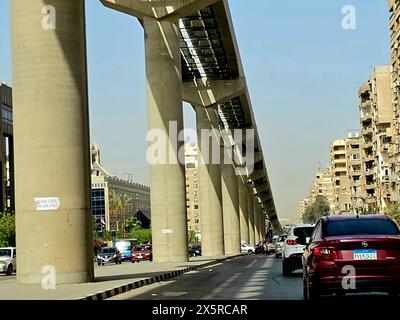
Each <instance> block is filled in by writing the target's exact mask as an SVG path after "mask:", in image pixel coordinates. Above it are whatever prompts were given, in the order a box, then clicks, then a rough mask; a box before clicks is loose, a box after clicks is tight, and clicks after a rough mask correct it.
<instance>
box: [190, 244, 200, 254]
mask: <svg viewBox="0 0 400 320" xmlns="http://www.w3.org/2000/svg"><path fill="white" fill-rule="evenodd" d="M189 256H190V257H201V246H200V245H199V244H193V245H190V246H189Z"/></svg>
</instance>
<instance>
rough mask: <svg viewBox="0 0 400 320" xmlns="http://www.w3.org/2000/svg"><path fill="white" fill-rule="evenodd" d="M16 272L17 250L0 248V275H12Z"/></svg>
mask: <svg viewBox="0 0 400 320" xmlns="http://www.w3.org/2000/svg"><path fill="white" fill-rule="evenodd" d="M16 270H17V250H16V249H15V248H11V247H9V248H0V273H5V274H6V275H9V276H10V275H12V273H13V272H15V271H16Z"/></svg>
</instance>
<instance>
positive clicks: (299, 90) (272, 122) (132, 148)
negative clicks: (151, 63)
mask: <svg viewBox="0 0 400 320" xmlns="http://www.w3.org/2000/svg"><path fill="white" fill-rule="evenodd" d="M253 2H254V5H256V6H257V8H258V10H254V9H253V6H248V5H247V2H245V1H240V0H232V1H230V8H231V11H232V17H233V20H234V27H235V31H236V35H237V39H238V43H239V47H240V52H241V58H242V60H243V64H244V69H245V71H246V79H247V82H248V86H249V90H250V95H251V97H252V105H253V109H254V113H255V115H256V119H257V125H258V130H259V133H260V137H261V143H262V145H263V150H264V156H265V159H266V165H267V169H268V174H269V178H270V181H271V187H272V191H273V195H274V199H275V204H276V207H277V212H278V215H279V217H280V219H285V218H286V219H289V220H290V221H291V222H295V221H297V219H298V213H297V204H298V201H299V200H301V199H302V198H304V197H305V196H307V194H308V192H309V188H310V187H311V183H312V179H313V176H314V174H315V172H316V170H317V169H318V167H319V166H321V167H322V168H324V167H326V166H327V165H328V164H329V161H330V159H329V145H330V143H331V142H332V141H333V140H335V139H344V138H346V136H347V131H348V130H352V129H357V128H358V127H359V126H360V124H359V123H360V120H359V110H358V104H359V98H358V89H359V87H360V86H361V85H362V83H363V82H364V81H365V80H366V79H368V77H369V75H370V73H371V72H372V69H373V67H374V66H378V65H387V64H389V63H390V46H389V30H388V28H387V24H388V19H389V13H388V10H387V6H386V5H382V3H381V1H368V2H366V1H361V0H355V1H351V5H352V6H354V7H355V8H356V14H357V21H356V29H355V30H344V29H343V28H342V20H343V17H344V15H343V13H342V9H343V7H344V6H345V5H347V4H348V3H347V2H348V1H332V2H321V1H317V0H311V1H304V2H293V1H291V0H283V1H279V2H276V1H265V0H256V1H253ZM288 8H290V10H289V9H288ZM283 12H284V15H285V18H284V19H283V18H282V14H283ZM250 21H251V22H250ZM255 21H257V23H256V24H254V22H255ZM87 32H88V34H87V40H88V62H89V80H90V81H89V94H90V112H91V137H92V141H94V142H96V143H97V144H99V145H100V147H101V150H102V162H103V164H104V165H105V166H106V167H107V168H108V169H109V170H110V171H111V172H112V173H113V174H115V175H117V176H119V177H121V178H124V179H126V178H127V177H128V175H127V174H128V173H129V174H133V177H134V179H135V181H138V182H141V183H145V184H148V182H149V176H148V165H147V162H146V148H147V143H146V139H145V137H146V130H147V125H146V121H144V119H145V116H146V108H145V105H146V96H145V71H144V70H145V69H144V64H143V61H144V41H143V30H142V27H141V26H140V24H139V23H138V22H137V21H136V20H135V19H132V18H131V17H129V16H127V15H124V14H121V13H117V12H113V11H110V10H106V9H105V8H104V7H103V6H102V5H101V3H100V2H99V1H87ZM9 41H10V33H9V19H8V1H6V0H1V1H0V51H1V56H2V58H1V59H0V70H1V77H2V78H1V80H4V81H5V82H7V83H9V84H12V79H11V54H10V45H9ZM371 44H374V45H373V46H371ZM184 109H185V122H186V123H185V126H186V127H192V128H195V114H194V111H193V110H192V108H191V106H189V105H185V108H184ZM105 128H106V130H104V129H105Z"/></svg>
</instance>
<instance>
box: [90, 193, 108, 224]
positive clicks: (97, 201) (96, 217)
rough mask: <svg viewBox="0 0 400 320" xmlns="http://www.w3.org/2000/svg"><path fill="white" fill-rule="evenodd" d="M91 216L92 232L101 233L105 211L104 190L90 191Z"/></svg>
mask: <svg viewBox="0 0 400 320" xmlns="http://www.w3.org/2000/svg"><path fill="white" fill-rule="evenodd" d="M92 214H93V222H94V226H93V227H94V230H95V231H101V230H103V229H104V228H105V225H104V223H105V222H106V221H105V220H106V209H105V198H104V189H92Z"/></svg>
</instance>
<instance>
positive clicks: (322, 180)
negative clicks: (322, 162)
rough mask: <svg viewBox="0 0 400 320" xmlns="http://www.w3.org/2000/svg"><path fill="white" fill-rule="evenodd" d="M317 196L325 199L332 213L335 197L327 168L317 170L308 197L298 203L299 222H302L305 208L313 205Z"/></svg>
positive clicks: (329, 170)
mask: <svg viewBox="0 0 400 320" xmlns="http://www.w3.org/2000/svg"><path fill="white" fill-rule="evenodd" d="M319 195H321V196H324V197H325V198H326V199H327V201H328V203H329V206H330V210H331V213H334V212H335V197H334V184H333V179H332V169H331V168H328V169H327V170H325V171H321V170H319V171H318V172H317V173H316V174H315V176H314V179H313V182H312V185H311V188H310V192H309V194H308V196H307V197H306V198H304V199H302V200H300V201H299V203H298V205H297V213H298V215H299V220H300V221H301V220H302V217H303V215H304V213H305V212H306V209H307V207H308V206H309V205H311V204H313V203H314V202H315V200H316V199H317V196H319Z"/></svg>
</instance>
